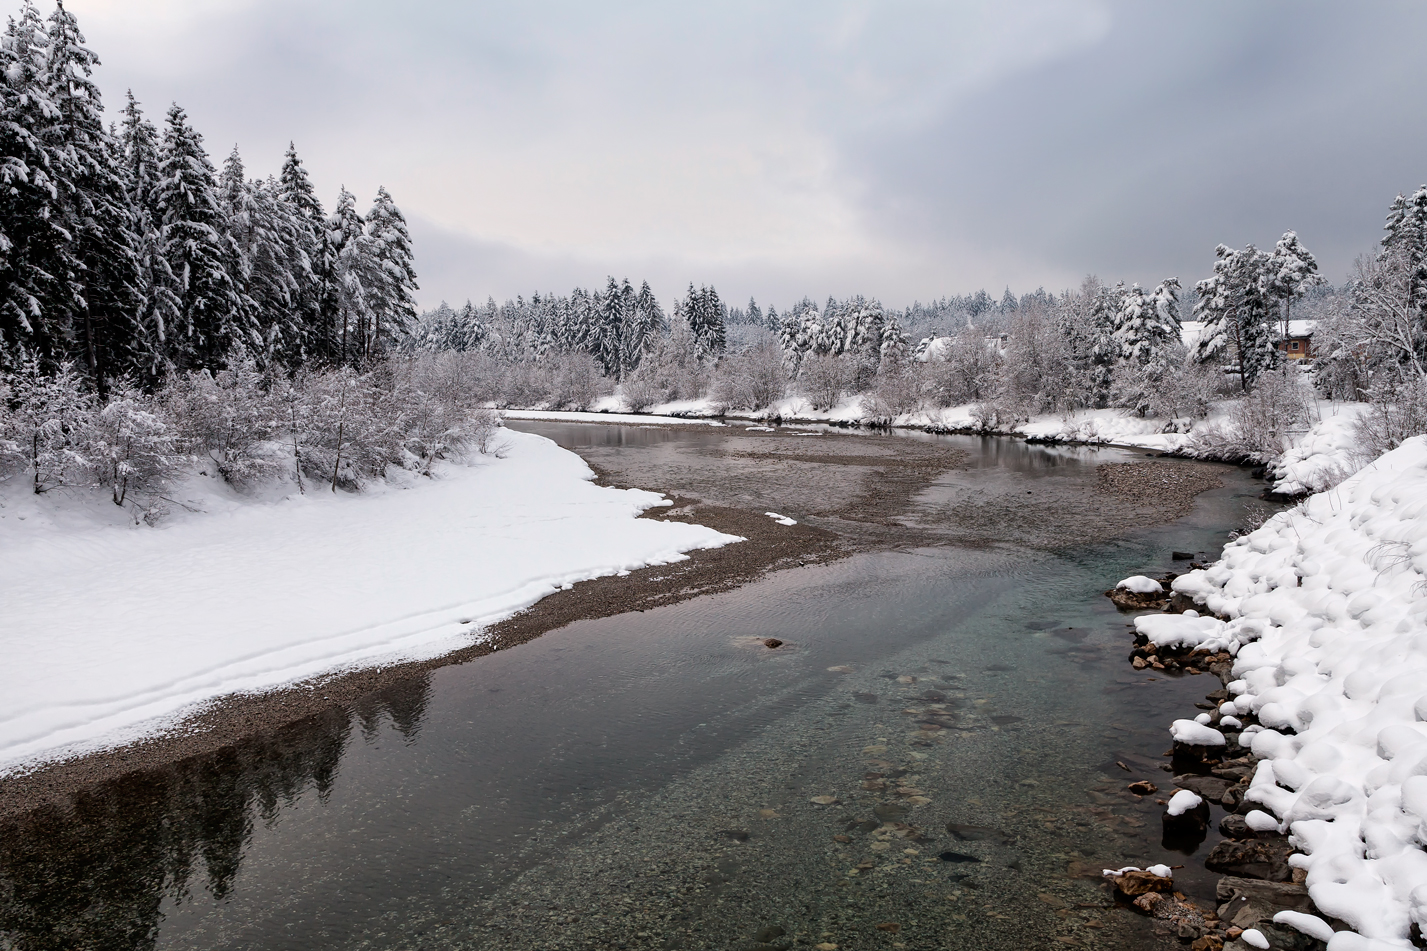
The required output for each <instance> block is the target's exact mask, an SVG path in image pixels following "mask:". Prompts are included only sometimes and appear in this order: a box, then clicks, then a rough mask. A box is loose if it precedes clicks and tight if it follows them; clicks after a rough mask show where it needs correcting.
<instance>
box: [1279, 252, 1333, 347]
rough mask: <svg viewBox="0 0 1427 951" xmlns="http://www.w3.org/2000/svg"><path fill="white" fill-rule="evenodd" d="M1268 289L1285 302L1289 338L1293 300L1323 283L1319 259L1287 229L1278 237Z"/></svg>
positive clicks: (1285, 322) (1283, 335) (1282, 302)
mask: <svg viewBox="0 0 1427 951" xmlns="http://www.w3.org/2000/svg"><path fill="white" fill-rule="evenodd" d="M1267 267H1268V285H1267V289H1268V292H1269V294H1271V295H1272V296H1273V297H1274V298H1275V299H1276V300H1278V301H1279V302H1280V303H1281V304H1282V305H1283V328H1282V337H1283V338H1285V339H1286V338H1287V337H1288V333H1289V330H1288V324H1289V321H1290V320H1291V319H1292V317H1293V300H1294V298H1296V297H1299V296H1301V295H1302V294H1303V292H1304V291H1306V290H1307V289H1308V288H1310V287H1314V286H1316V285H1318V284H1322V283H1323V278H1322V276H1321V275H1319V273H1318V262H1317V261H1316V260H1315V259H1314V257H1313V254H1312V252H1310V251H1309V250H1308V249H1307V248H1305V247H1304V246H1303V242H1301V241H1299V240H1298V235H1296V234H1294V233H1293V232H1292V231H1285V232H1284V233H1283V237H1281V238H1279V239H1278V244H1277V245H1276V246H1275V247H1274V249H1273V253H1272V254H1270V255H1269V260H1268V265H1267Z"/></svg>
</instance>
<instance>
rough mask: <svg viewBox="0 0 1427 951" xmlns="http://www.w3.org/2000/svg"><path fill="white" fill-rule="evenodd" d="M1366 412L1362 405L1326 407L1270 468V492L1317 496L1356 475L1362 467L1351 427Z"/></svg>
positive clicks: (1363, 404) (1347, 404)
mask: <svg viewBox="0 0 1427 951" xmlns="http://www.w3.org/2000/svg"><path fill="white" fill-rule="evenodd" d="M1367 408H1368V407H1367V404H1366V403H1339V404H1330V405H1328V406H1326V407H1325V408H1324V410H1323V413H1324V416H1323V418H1322V419H1321V420H1320V421H1318V422H1317V423H1315V424H1314V425H1313V427H1312V428H1311V429H1309V430H1308V432H1307V433H1305V434H1303V435H1302V436H1300V437H1298V438H1297V440H1295V443H1294V445H1293V446H1292V447H1290V448H1289V449H1288V451H1287V452H1285V453H1284V454H1283V457H1282V458H1281V459H1279V461H1278V462H1276V463H1275V464H1274V466H1273V469H1272V472H1271V475H1272V477H1273V481H1274V483H1275V484H1274V491H1275V492H1280V493H1282V494H1284V495H1305V494H1307V493H1309V492H1321V491H1323V490H1324V489H1330V488H1332V487H1333V486H1335V485H1337V484H1338V483H1339V482H1342V481H1343V480H1344V479H1346V478H1347V477H1348V476H1350V475H1352V474H1353V473H1355V472H1357V471H1358V469H1359V467H1360V466H1361V465H1362V463H1361V460H1360V459H1359V456H1358V453H1357V451H1356V450H1357V441H1356V440H1355V439H1354V437H1353V425H1354V424H1355V423H1356V422H1357V420H1358V417H1359V416H1361V415H1362V413H1363V411H1364V410H1366V409H1367Z"/></svg>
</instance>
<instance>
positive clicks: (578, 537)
mask: <svg viewBox="0 0 1427 951" xmlns="http://www.w3.org/2000/svg"><path fill="white" fill-rule="evenodd" d="M501 438H502V440H503V441H504V442H505V443H507V444H508V447H509V452H508V454H506V458H504V459H496V458H494V457H482V458H480V459H479V460H477V461H475V462H473V463H472V464H471V465H469V466H451V467H448V468H447V469H446V470H445V471H444V473H443V475H442V477H441V478H439V479H436V480H433V481H428V480H421V481H420V482H419V483H418V484H417V485H415V486H414V487H411V488H408V489H398V488H388V489H385V490H382V489H378V490H377V491H375V492H372V493H367V494H361V495H351V496H348V495H333V494H332V493H328V492H317V493H312V494H310V495H307V496H295V497H291V498H288V499H285V500H283V501H281V502H277V503H262V502H256V501H249V502H246V503H242V504H236V505H229V506H228V507H227V510H226V511H215V512H212V513H210V514H206V515H202V516H196V517H189V518H186V519H181V520H176V521H175V523H174V524H170V525H165V526H162V527H159V528H152V529H150V528H132V527H129V528H125V527H122V526H119V525H103V524H95V523H88V524H83V523H81V524H77V523H76V521H75V520H74V519H69V520H67V521H66V520H64V519H56V518H52V517H50V518H47V517H45V515H44V513H43V512H39V513H37V512H36V511H35V510H34V509H33V508H31V509H28V510H27V509H25V505H27V504H28V505H31V506H33V505H34V504H35V502H34V501H33V500H34V497H33V496H30V497H29V498H28V500H26V499H20V498H15V499H11V500H10V504H8V505H6V506H5V507H4V508H0V551H3V552H4V554H5V571H4V575H3V581H0V591H3V594H0V651H2V652H3V654H0V656H3V657H4V664H3V666H0V773H3V772H5V771H6V770H7V769H15V768H17V767H19V766H21V765H22V764H26V763H30V762H34V761H37V760H41V759H51V758H55V757H57V756H62V755H68V754H73V753H77V752H83V751H86V750H90V749H95V748H100V747H104V746H110V745H114V744H117V743H120V742H124V741H127V740H131V739H133V738H134V737H136V736H138V735H141V734H142V733H145V732H149V731H152V730H154V729H156V728H159V727H162V726H163V725H165V724H168V723H172V722H173V721H174V719H175V718H176V717H179V716H181V715H183V714H185V713H187V712H191V711H192V710H194V709H195V707H196V705H199V704H202V703H204V702H206V701H211V700H213V699H214V698H217V697H221V696H223V695H226V694H232V693H239V692H257V691H264V690H268V689H271V688H274V687H278V686H281V685H283V684H288V683H292V682H294V681H298V680H302V679H304V678H309V677H313V676H316V675H319V674H325V673H330V672H332V671H336V670H339V669H344V668H352V667H359V666H370V665H376V664H382V663H389V662H393V661H399V660H412V659H419V658H427V657H433V656H437V655H439V654H442V653H446V652H449V651H451V650H454V649H457V648H460V647H463V646H466V645H468V644H471V643H475V642H477V641H479V640H480V638H481V636H482V634H481V631H482V628H483V627H485V626H487V625H489V624H490V623H492V622H494V621H496V620H499V619H501V618H504V617H507V616H509V615H511V614H512V613H514V612H516V611H518V610H520V609H521V608H524V607H527V606H528V605H530V604H532V603H534V602H535V601H537V600H539V599H540V598H542V597H544V596H545V595H546V594H549V593H550V592H551V591H554V590H556V589H558V588H560V587H562V586H565V585H568V584H571V583H573V582H577V581H582V580H585V579H589V578H595V577H600V576H603V575H610V574H615V573H620V572H625V571H628V570H630V569H634V568H639V567H643V566H645V565H651V564H663V563H668V562H672V561H677V560H681V559H683V558H685V557H687V556H686V555H685V554H684V553H685V552H688V551H690V550H693V549H697V548H712V547H717V546H720V545H725V544H728V543H730V542H734V541H739V540H740V539H737V538H735V537H733V536H730V535H725V534H721V533H719V532H716V531H713V530H712V529H708V528H703V527H701V526H697V525H688V524H683V523H678V522H665V521H658V520H653V519H640V518H636V516H638V515H639V514H640V513H642V512H644V511H646V510H647V509H649V508H651V507H653V506H657V505H661V504H667V503H666V502H665V500H664V499H663V498H662V497H661V496H659V495H657V494H655V493H652V492H644V491H639V490H632V489H631V490H624V489H611V488H603V487H599V486H596V485H593V484H592V483H591V481H590V480H591V479H592V478H593V473H592V472H591V471H590V469H589V467H588V466H586V465H585V463H584V462H583V460H581V459H580V458H579V456H576V455H575V454H573V453H570V452H567V451H565V450H563V449H560V448H559V447H558V446H556V445H555V444H554V443H552V442H550V441H549V440H546V439H544V438H542V437H539V436H532V435H528V434H524V433H516V432H507V433H505V434H504V435H503V436H502V437H501ZM26 511H28V512H29V514H30V517H28V518H22V517H21V516H22V515H23V514H24V513H25V512H26Z"/></svg>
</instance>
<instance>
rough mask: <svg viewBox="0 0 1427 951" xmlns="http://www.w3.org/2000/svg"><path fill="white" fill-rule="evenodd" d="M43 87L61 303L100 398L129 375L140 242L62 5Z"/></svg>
mask: <svg viewBox="0 0 1427 951" xmlns="http://www.w3.org/2000/svg"><path fill="white" fill-rule="evenodd" d="M47 45H48V51H47V56H46V61H45V86H46V89H47V90H48V98H49V100H50V101H51V102H52V103H53V104H54V107H55V112H54V117H53V120H52V121H51V122H50V123H49V124H48V126H47V127H46V129H45V138H46V139H47V140H48V145H49V151H50V155H51V170H52V174H53V178H54V181H55V184H56V186H57V188H58V196H57V197H58V199H59V209H60V211H61V214H62V219H61V220H62V224H63V227H64V229H65V232H66V233H67V235H68V241H67V242H65V244H64V245H63V246H62V248H63V250H62V253H61V254H60V256H59V260H60V261H61V262H62V264H63V267H64V271H63V274H62V275H59V274H57V275H55V276H56V277H60V278H61V279H62V280H63V282H64V285H65V291H64V293H65V303H64V304H63V305H62V306H63V307H64V308H65V309H66V310H68V311H69V313H70V315H71V316H70V321H71V323H72V325H73V327H74V333H75V336H76V338H77V339H76V341H75V343H76V344H77V345H78V349H79V351H80V354H81V361H82V363H83V365H84V366H85V367H87V369H88V372H89V378H90V382H91V383H92V385H94V387H95V388H96V390H97V392H98V394H99V396H100V398H101V399H103V398H104V397H105V396H106V393H107V378H108V377H109V376H111V375H116V374H118V373H122V372H124V371H125V370H127V369H128V363H129V350H130V346H131V344H132V343H133V341H134V337H135V334H134V327H133V320H134V317H135V313H136V310H137V307H136V304H137V301H138V288H137V285H138V278H139V261H138V250H137V248H138V243H139V241H138V237H137V235H135V233H134V230H133V227H134V215H133V210H132V207H131V205H130V203H129V197H128V194H127V192H126V190H125V186H124V181H123V178H122V174H121V168H120V163H119V152H118V148H117V145H116V143H115V142H114V140H113V137H112V136H111V135H110V133H109V132H108V130H106V129H105V128H104V122H103V118H102V115H101V113H102V111H103V105H102V103H101V100H100V95H99V88H98V86H96V85H95V84H94V82H93V80H92V78H91V76H92V73H93V67H94V66H96V65H97V64H98V62H99V58H98V57H97V56H95V55H94V53H93V52H91V51H90V50H89V49H87V48H86V47H85V46H84V36H83V34H81V33H80V32H79V24H78V22H77V21H76V20H75V19H74V16H73V15H72V14H70V13H69V11H67V10H65V9H64V7H63V6H62V5H61V6H59V7H57V8H56V10H55V12H54V13H53V14H52V15H51V16H50V18H49V22H48V37H47Z"/></svg>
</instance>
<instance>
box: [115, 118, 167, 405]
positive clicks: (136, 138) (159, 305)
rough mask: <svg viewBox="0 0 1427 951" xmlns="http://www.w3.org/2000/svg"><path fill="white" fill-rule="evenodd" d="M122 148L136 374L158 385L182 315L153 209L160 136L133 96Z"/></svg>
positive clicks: (125, 119)
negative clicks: (171, 326) (130, 217)
mask: <svg viewBox="0 0 1427 951" xmlns="http://www.w3.org/2000/svg"><path fill="white" fill-rule="evenodd" d="M123 116H124V119H123V123H122V124H121V125H120V133H119V145H120V149H121V153H122V154H121V161H122V163H123V170H124V185H125V188H126V189H127V191H128V195H129V206H130V208H131V209H132V210H133V214H134V233H135V235H136V236H137V238H138V243H137V246H136V248H135V251H136V255H137V264H138V285H137V290H138V304H137V312H136V314H135V317H134V323H135V324H136V326H137V331H136V333H137V342H136V346H135V369H136V370H137V371H138V373H139V374H140V376H141V377H142V378H143V379H145V380H147V381H149V382H154V381H156V380H157V379H158V378H159V377H160V376H161V375H162V374H163V372H164V369H165V366H166V360H167V356H166V353H167V344H168V334H167V327H166V325H165V320H166V319H167V317H169V316H170V315H172V314H175V313H177V312H178V308H179V304H178V298H177V296H176V295H175V293H174V288H175V286H176V282H175V281H174V278H173V273H172V272H171V271H170V270H169V267H168V259H167V258H165V257H164V255H163V246H162V240H161V235H160V231H159V225H160V221H159V218H160V216H159V214H158V213H157V210H156V208H155V206H154V189H155V186H156V185H157V183H158V174H159V137H158V130H157V129H155V128H154V126H153V123H151V122H149V121H148V120H147V119H145V118H144V115H143V112H142V111H141V110H140V109H139V103H138V100H136V99H135V98H134V94H133V92H132V91H130V92H129V94H128V101H127V103H126V104H125V106H124V112H123Z"/></svg>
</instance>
